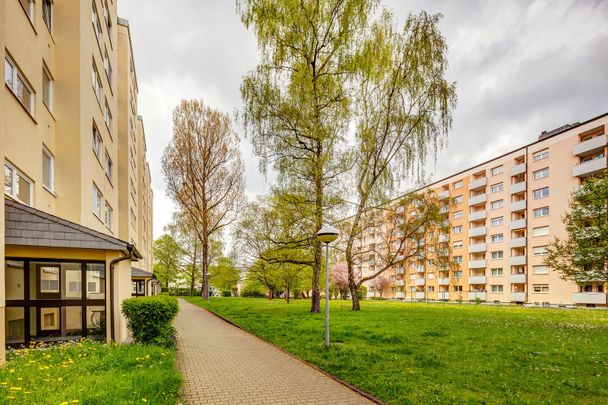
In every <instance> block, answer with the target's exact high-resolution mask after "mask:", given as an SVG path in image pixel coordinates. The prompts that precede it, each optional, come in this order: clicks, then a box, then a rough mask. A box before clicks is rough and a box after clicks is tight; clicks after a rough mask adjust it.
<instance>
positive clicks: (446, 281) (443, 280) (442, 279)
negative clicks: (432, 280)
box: [437, 277, 450, 285]
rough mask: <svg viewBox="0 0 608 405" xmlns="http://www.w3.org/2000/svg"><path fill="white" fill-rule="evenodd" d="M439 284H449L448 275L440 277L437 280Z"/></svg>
mask: <svg viewBox="0 0 608 405" xmlns="http://www.w3.org/2000/svg"><path fill="white" fill-rule="evenodd" d="M437 283H438V284H439V285H450V279H449V278H448V277H442V278H440V279H438V280H437Z"/></svg>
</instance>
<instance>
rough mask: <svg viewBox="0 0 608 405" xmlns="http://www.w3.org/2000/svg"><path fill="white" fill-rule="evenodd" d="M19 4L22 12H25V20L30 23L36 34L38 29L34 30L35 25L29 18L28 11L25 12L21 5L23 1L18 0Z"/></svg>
mask: <svg viewBox="0 0 608 405" xmlns="http://www.w3.org/2000/svg"><path fill="white" fill-rule="evenodd" d="M19 5H20V6H21V9H22V10H23V12H24V13H25V18H27V21H28V22H29V23H30V25H31V26H32V29H33V30H34V34H36V35H38V31H36V27H35V26H34V22H33V21H32V19H31V18H30V15H29V13H28V12H27V10H26V9H25V7H23V3H21V2H19Z"/></svg>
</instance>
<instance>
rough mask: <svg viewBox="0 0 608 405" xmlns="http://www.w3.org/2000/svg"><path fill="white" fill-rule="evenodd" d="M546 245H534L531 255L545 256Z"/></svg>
mask: <svg viewBox="0 0 608 405" xmlns="http://www.w3.org/2000/svg"><path fill="white" fill-rule="evenodd" d="M546 255H547V246H534V247H533V248H532V256H546Z"/></svg>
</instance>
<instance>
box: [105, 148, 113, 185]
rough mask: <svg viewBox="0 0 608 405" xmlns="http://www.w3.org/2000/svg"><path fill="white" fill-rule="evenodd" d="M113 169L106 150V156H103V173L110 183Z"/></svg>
mask: <svg viewBox="0 0 608 405" xmlns="http://www.w3.org/2000/svg"><path fill="white" fill-rule="evenodd" d="M113 167H114V164H113V163H112V159H111V158H110V154H109V153H108V151H107V150H106V154H105V172H106V177H107V178H108V180H110V181H112V171H113V170H112V169H113Z"/></svg>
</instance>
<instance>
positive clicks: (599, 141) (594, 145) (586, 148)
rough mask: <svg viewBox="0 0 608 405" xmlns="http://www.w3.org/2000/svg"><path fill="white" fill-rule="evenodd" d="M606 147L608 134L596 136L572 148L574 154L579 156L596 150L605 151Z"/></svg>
mask: <svg viewBox="0 0 608 405" xmlns="http://www.w3.org/2000/svg"><path fill="white" fill-rule="evenodd" d="M604 146H606V134H603V135H600V136H596V137H595V138H591V139H589V140H587V141H583V142H581V143H579V144H576V145H574V146H573V147H572V153H573V154H574V155H576V156H578V155H582V154H584V153H587V152H592V151H594V150H599V149H603V148H604Z"/></svg>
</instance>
